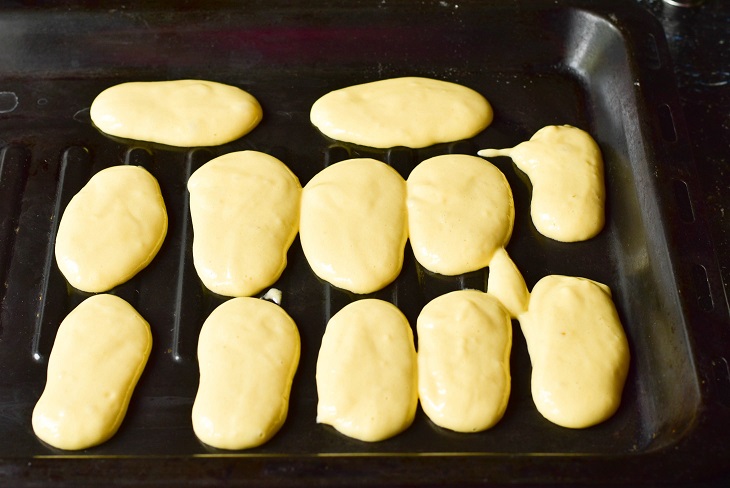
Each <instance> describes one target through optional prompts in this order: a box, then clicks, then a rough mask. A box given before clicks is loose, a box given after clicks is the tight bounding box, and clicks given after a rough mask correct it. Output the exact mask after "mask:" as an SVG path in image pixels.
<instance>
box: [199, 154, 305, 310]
mask: <svg viewBox="0 0 730 488" xmlns="http://www.w3.org/2000/svg"><path fill="white" fill-rule="evenodd" d="M188 190H189V191H190V215H191V216H192V221H193V231H194V238H193V263H194V265H195V269H196V271H197V272H198V276H199V277H200V279H201V281H202V282H203V284H204V285H205V286H206V287H208V289H210V290H211V291H213V292H215V293H218V294H220V295H225V296H237V297H241V296H251V295H253V294H255V293H258V292H259V291H261V290H263V289H264V288H266V287H267V286H269V285H271V284H272V283H274V282H275V281H276V280H277V279H279V276H281V273H282V272H283V271H284V268H286V253H287V251H288V250H289V246H291V244H292V242H294V238H295V237H296V235H297V230H298V227H299V205H300V198H301V192H302V187H301V185H300V184H299V180H298V179H297V177H296V176H295V175H294V173H292V172H291V171H290V170H289V168H287V167H286V165H284V163H282V162H281V161H279V160H278V159H276V158H274V157H272V156H269V155H268V154H264V153H260V152H256V151H240V152H234V153H230V154H226V155H224V156H220V157H217V158H215V159H213V160H211V161H209V162H207V163H206V164H204V165H203V166H202V167H201V168H200V169H198V170H197V171H195V173H193V174H192V175H191V176H190V179H189V180H188Z"/></svg>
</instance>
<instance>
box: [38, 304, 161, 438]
mask: <svg viewBox="0 0 730 488" xmlns="http://www.w3.org/2000/svg"><path fill="white" fill-rule="evenodd" d="M151 348H152V335H151V333H150V327H149V324H148V323H147V322H146V321H145V320H144V319H143V318H142V317H141V316H140V315H139V314H138V313H137V311H136V310H135V309H134V308H133V307H132V306H131V305H129V304H128V303H127V302H126V301H124V300H123V299H121V298H119V297H117V296H114V295H95V296H92V297H91V298H87V299H86V300H85V301H83V302H82V303H81V304H80V305H79V306H77V307H76V308H75V309H74V310H73V311H72V312H71V313H70V314H68V316H66V318H65V319H64V320H63V321H62V322H61V325H60V326H59V328H58V332H57V333H56V339H55V341H54V343H53V349H52V350H51V354H50V356H49V358H48V377H47V380H46V386H45V388H44V390H43V393H42V394H41V397H40V398H39V399H38V403H36V406H35V408H34V409H33V417H32V425H33V431H34V432H35V434H36V435H37V436H38V437H39V438H40V439H41V440H42V441H44V442H46V443H47V444H50V445H51V446H54V447H57V448H59V449H68V450H79V449H86V448H88V447H92V446H95V445H97V444H101V443H102V442H104V441H106V440H107V439H109V438H110V437H111V436H113V435H114V433H116V431H117V429H119V426H120V425H121V423H122V420H123V419H124V416H125V414H126V412H127V406H128V404H129V400H130V398H131V396H132V392H133V391H134V387H135V386H136V384H137V380H138V379H139V377H140V375H141V374H142V370H143V369H144V367H145V364H146V363H147V358H148V357H149V354H150V350H151Z"/></svg>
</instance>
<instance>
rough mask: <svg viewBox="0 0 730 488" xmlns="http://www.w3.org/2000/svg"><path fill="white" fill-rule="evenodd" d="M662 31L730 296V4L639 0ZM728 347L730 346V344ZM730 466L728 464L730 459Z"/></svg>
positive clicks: (721, 0) (717, 0)
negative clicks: (687, 4) (678, 4)
mask: <svg viewBox="0 0 730 488" xmlns="http://www.w3.org/2000/svg"><path fill="white" fill-rule="evenodd" d="M637 3H638V4H639V5H641V6H642V7H644V8H646V9H647V10H648V11H650V12H651V13H652V14H653V15H654V16H655V17H656V18H657V20H659V21H660V22H661V24H662V26H663V28H664V33H665V35H666V39H667V43H668V45H669V50H670V53H671V56H672V61H673V63H674V73H675V77H676V81H677V89H678V91H679V96H680V100H681V102H682V108H683V110H684V117H685V119H686V122H687V126H688V129H689V135H690V138H691V140H692V150H693V155H694V159H695V163H696V166H697V169H698V175H699V178H700V182H701V187H702V192H703V194H702V196H701V201H702V202H703V203H704V212H705V215H704V217H705V218H706V219H707V221H708V223H709V226H710V233H711V235H712V238H713V242H714V245H715V248H716V251H717V254H718V259H719V261H720V263H719V264H720V269H721V272H722V279H723V283H724V285H725V297H726V300H727V297H728V296H730V2H728V1H727V0H705V1H704V2H702V3H701V4H700V5H699V6H697V7H675V6H672V5H669V4H667V3H665V2H664V1H663V0H638V1H637ZM728 348H730V345H728ZM728 462H729V463H730V460H728Z"/></svg>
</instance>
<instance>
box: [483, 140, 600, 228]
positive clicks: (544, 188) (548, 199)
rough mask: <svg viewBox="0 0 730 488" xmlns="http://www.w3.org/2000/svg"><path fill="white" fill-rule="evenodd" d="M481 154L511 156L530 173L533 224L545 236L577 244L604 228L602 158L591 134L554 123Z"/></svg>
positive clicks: (519, 166) (521, 167)
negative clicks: (523, 139) (518, 141)
mask: <svg viewBox="0 0 730 488" xmlns="http://www.w3.org/2000/svg"><path fill="white" fill-rule="evenodd" d="M478 154H479V155H480V156H484V157H493V156H509V157H511V158H512V159H513V160H514V162H515V164H516V165H517V167H518V168H520V169H521V170H522V171H524V172H525V173H526V174H527V176H528V177H529V178H530V181H531V182H532V203H531V208H530V213H531V215H532V222H533V223H534V224H535V227H536V228H537V230H538V232H540V233H541V234H543V235H545V236H547V237H550V238H551V239H555V240H558V241H563V242H575V241H583V240H586V239H590V238H591V237H593V236H595V235H596V234H598V233H599V232H600V231H601V229H603V225H604V223H605V210H604V205H605V200H606V189H605V184H604V177H603V158H602V156H601V150H600V148H599V147H598V144H596V142H595V141H594V140H593V138H592V137H591V136H590V134H588V133H587V132H585V131H582V130H580V129H577V128H575V127H572V126H569V125H562V126H558V125H550V126H547V127H543V128H542V129H540V130H539V131H537V132H536V133H535V135H533V136H532V137H531V138H530V140H529V141H526V142H523V143H521V144H518V145H517V146H515V147H513V148H511V149H483V150H481V151H479V153H478Z"/></svg>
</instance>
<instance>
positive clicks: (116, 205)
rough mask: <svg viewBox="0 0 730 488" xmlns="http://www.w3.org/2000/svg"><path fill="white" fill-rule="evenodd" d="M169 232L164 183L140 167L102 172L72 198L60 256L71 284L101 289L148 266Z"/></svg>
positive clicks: (58, 240)
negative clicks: (161, 189)
mask: <svg viewBox="0 0 730 488" xmlns="http://www.w3.org/2000/svg"><path fill="white" fill-rule="evenodd" d="M166 234H167V211H166V209H165V202H164V201H163V199H162V193H161V192H160V185H159V184H158V183H157V180H156V179H155V178H154V177H153V176H152V175H151V174H149V173H148V172H147V171H146V170H145V169H144V168H141V167H139V166H112V167H110V168H107V169H104V170H102V171H99V172H98V173H97V174H95V175H94V176H93V177H92V178H91V179H90V180H89V182H88V183H87V184H86V185H85V186H84V187H83V188H82V189H81V191H79V192H78V193H77V194H76V195H74V197H73V198H72V199H71V201H70V202H69V204H68V206H67V207H66V210H65V211H64V212H63V216H62V217H61V222H60V223H59V224H58V233H57V234H56V247H55V255H56V262H57V263H58V267H59V269H60V270H61V273H63V275H64V276H65V277H66V279H67V280H68V282H69V283H70V284H71V286H73V287H75V288H78V289H79V290H82V291H85V292H90V293H99V292H104V291H108V290H110V289H112V288H113V287H115V286H117V285H119V284H121V283H124V282H125V281H127V280H129V279H130V278H131V277H133V276H134V275H136V274H137V273H138V272H139V271H141V270H142V269H144V268H145V267H146V266H147V265H148V264H149V263H150V262H151V261H152V259H153V258H154V257H155V256H156V255H157V251H159V250H160V247H161V246H162V242H163V241H164V240H165V235H166Z"/></svg>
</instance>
